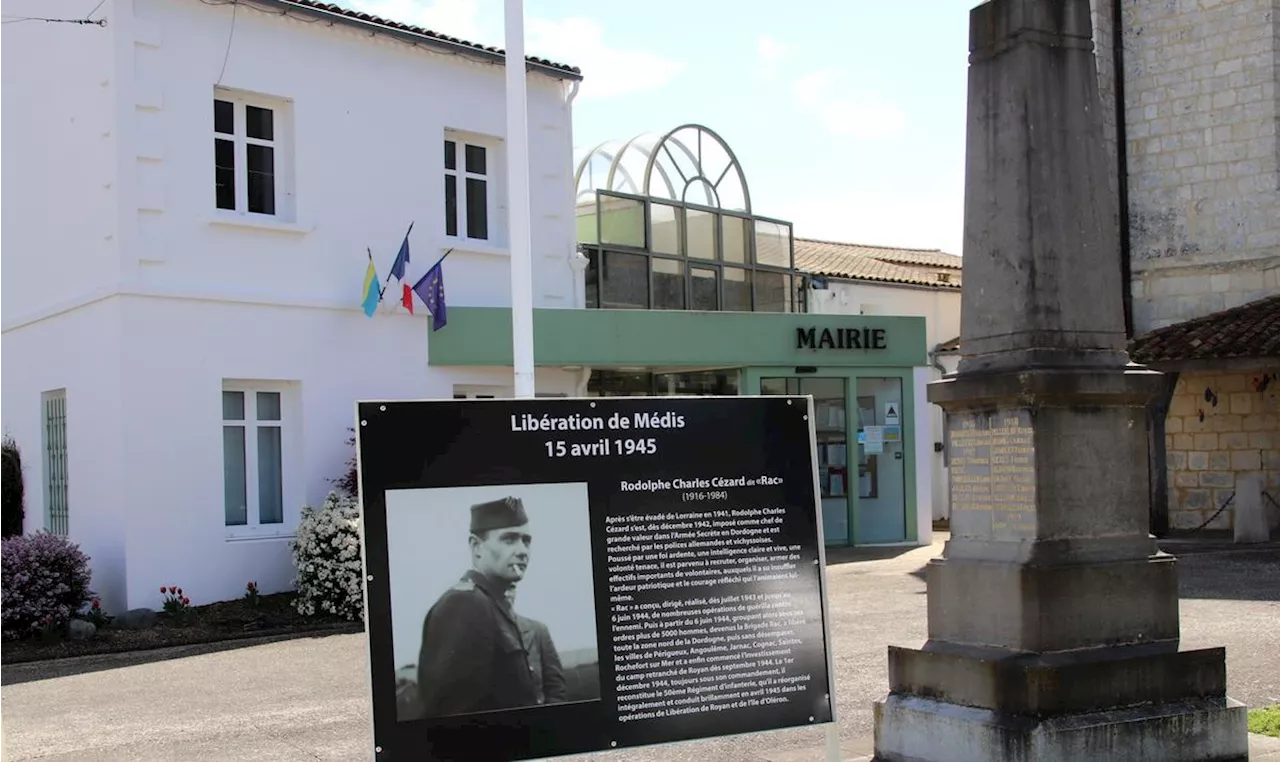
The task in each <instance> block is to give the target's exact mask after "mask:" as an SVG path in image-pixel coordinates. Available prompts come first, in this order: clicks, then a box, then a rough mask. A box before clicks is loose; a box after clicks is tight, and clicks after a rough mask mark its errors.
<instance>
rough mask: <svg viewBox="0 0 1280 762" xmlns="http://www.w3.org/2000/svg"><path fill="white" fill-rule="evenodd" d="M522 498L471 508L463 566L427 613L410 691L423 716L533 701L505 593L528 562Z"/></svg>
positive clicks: (533, 687)
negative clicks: (415, 685)
mask: <svg viewBox="0 0 1280 762" xmlns="http://www.w3.org/2000/svg"><path fill="white" fill-rule="evenodd" d="M532 541H533V538H532V536H531V535H530V533H529V519H528V516H527V515H526V514H525V510H524V503H523V502H522V501H521V500H520V499H519V498H516V497H506V498H502V499H501V500H493V501H490V502H486V503H479V504H477V505H473V506H471V537H470V545H471V567H472V568H471V569H470V570H469V571H467V573H466V574H464V575H463V576H462V579H461V580H459V581H458V583H457V584H456V585H454V586H453V587H452V588H450V589H449V590H447V591H445V593H444V595H442V596H440V599H439V600H438V601H436V603H435V605H434V606H432V607H431V610H430V611H428V612H427V616H426V619H425V620H424V621H423V623H422V647H421V651H420V653H419V655H418V695H419V698H420V700H421V703H422V708H423V713H424V715H425V716H427V717H441V716H445V715H455V714H468V713H471V712H486V711H493V710H498V709H515V708H519V707H525V706H536V705H537V704H538V703H539V702H538V690H537V684H536V682H535V678H536V676H535V674H534V672H535V667H534V666H533V665H531V663H530V659H529V649H528V647H527V646H526V644H525V641H524V638H523V636H522V634H521V632H520V625H519V622H518V620H517V619H516V616H515V613H514V612H513V611H512V609H511V604H510V602H509V601H508V599H507V591H508V590H509V589H510V588H512V587H513V586H514V585H515V584H516V583H518V582H519V581H520V580H521V579H523V578H524V574H525V570H526V569H527V568H528V566H529V546H530V544H531V543H532Z"/></svg>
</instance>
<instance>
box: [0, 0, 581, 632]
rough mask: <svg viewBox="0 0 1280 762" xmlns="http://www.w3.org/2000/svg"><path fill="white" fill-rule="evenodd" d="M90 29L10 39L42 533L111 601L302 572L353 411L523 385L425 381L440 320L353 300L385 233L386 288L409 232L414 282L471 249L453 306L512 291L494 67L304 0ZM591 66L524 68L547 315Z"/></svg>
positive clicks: (498, 74) (13, 411) (37, 11)
mask: <svg viewBox="0 0 1280 762" xmlns="http://www.w3.org/2000/svg"><path fill="white" fill-rule="evenodd" d="M95 5H97V0H76V1H75V2H62V3H57V4H56V5H55V4H49V3H45V2H39V0H8V1H7V2H6V3H5V13H6V16H7V17H15V16H50V15H52V14H54V13H55V8H56V15H60V16H65V17H67V18H77V17H79V18H84V17H85V16H84V14H89V13H90V11H92V10H93V9H94V8H95ZM92 19H93V20H105V22H106V23H105V24H73V23H35V22H33V23H12V24H11V23H6V24H5V26H4V37H3V64H4V69H5V77H4V91H3V129H4V137H5V140H4V155H3V183H4V191H5V203H4V206H3V276H4V277H3V353H4V359H5V363H4V372H3V427H4V429H5V431H6V433H8V434H10V435H12V436H13V437H14V438H15V439H16V441H17V443H18V445H19V446H20V447H21V448H22V450H23V454H24V458H23V462H24V464H25V465H26V469H25V480H26V484H27V495H28V499H27V515H26V527H27V529H28V531H34V530H35V529H38V528H41V527H49V528H51V529H53V530H54V531H58V532H65V533H67V534H68V535H69V536H70V537H71V538H72V539H73V540H74V541H76V542H78V543H80V544H81V547H82V548H83V549H84V550H85V551H86V552H87V553H88V554H89V555H90V556H91V558H92V563H93V570H94V577H93V587H94V588H95V589H96V590H97V591H98V592H99V593H100V594H101V596H102V599H103V603H104V605H105V606H106V607H107V608H108V609H109V610H111V611H120V610H123V609H125V608H132V607H138V606H152V607H156V606H157V605H158V603H159V600H160V595H159V587H160V586H161V585H167V584H177V585H182V586H183V588H184V590H185V591H186V592H187V593H188V594H189V596H190V597H191V599H192V602H193V603H205V602H208V601H213V600H220V599H226V598H233V597H237V596H239V595H240V594H242V593H243V590H244V585H245V583H246V582H247V581H249V580H256V581H257V582H258V584H259V586H260V588H261V589H262V590H263V591H264V592H272V591H277V590H282V589H287V588H288V587H290V585H291V581H292V568H291V562H290V557H289V550H288V545H287V539H288V538H289V536H290V535H291V534H292V532H293V528H294V526H295V524H296V521H297V519H298V515H299V510H300V507H301V506H303V505H304V504H312V505H316V504H318V503H319V501H321V500H322V499H323V497H324V495H325V494H326V492H327V491H328V490H329V489H330V487H331V485H330V483H329V480H331V479H336V478H338V477H340V476H342V474H343V472H344V470H345V463H346V461H347V459H348V457H349V456H350V455H351V450H350V448H349V447H348V446H347V445H346V444H345V443H344V440H345V438H346V434H347V429H348V428H349V427H351V426H352V420H353V410H354V404H353V403H354V401H355V400H356V399H358V398H370V397H414V398H421V397H446V398H447V397H449V396H451V395H456V394H467V393H482V392H483V391H484V389H485V387H486V386H494V385H496V386H509V384H510V381H509V376H510V371H509V370H508V369H505V368H497V367H494V368H454V367H446V368H436V369H432V371H431V372H427V371H428V367H427V362H428V359H427V342H428V334H429V332H430V318H429V317H428V316H427V315H426V310H425V309H423V308H422V305H421V303H420V302H419V303H418V305H417V309H418V314H417V316H414V317H411V316H409V315H408V314H407V312H406V311H405V310H404V309H403V308H400V307H398V306H396V305H397V303H398V301H399V299H398V293H399V292H398V290H397V289H398V288H399V286H398V284H396V283H394V282H393V283H391V284H390V288H389V289H388V291H387V299H386V302H385V303H384V304H383V306H382V307H381V308H380V314H377V315H375V316H374V318H373V319H370V318H368V317H366V316H365V315H364V314H363V313H362V311H361V307H360V302H361V297H362V294H361V287H362V282H363V275H364V270H365V266H366V262H367V260H368V256H367V254H366V249H367V248H368V249H371V250H372V255H373V257H374V260H375V262H376V264H377V268H378V276H379V279H380V280H383V279H385V278H386V277H387V274H388V268H389V266H390V265H391V262H392V260H393V258H394V257H395V255H396V252H397V250H398V249H399V247H400V244H401V241H402V239H403V238H404V236H405V231H406V230H407V229H408V228H409V225H410V223H412V224H413V229H412V234H411V236H410V238H409V241H410V245H411V262H410V265H409V267H408V271H407V273H406V276H405V277H406V280H407V281H408V282H409V283H413V282H414V281H416V279H417V278H418V277H420V276H421V275H422V274H423V273H424V272H425V271H426V270H427V269H428V268H429V267H430V266H431V265H432V264H433V263H434V262H435V261H436V260H437V259H438V258H439V257H440V256H441V255H442V254H443V253H444V252H445V251H446V250H449V249H452V253H451V254H450V255H449V258H448V260H447V261H446V266H445V268H444V274H445V284H446V293H447V298H448V301H449V302H450V303H454V304H461V305H470V306H474V307H486V306H505V305H509V303H510V287H509V261H508V249H507V221H506V220H507V215H506V208H505V199H506V193H505V188H504V187H503V183H504V177H505V171H504V164H503V162H504V152H503V142H502V139H501V137H502V135H504V133H505V131H506V128H505V113H506V112H505V101H504V69H503V56H502V55H501V54H500V53H495V52H493V51H491V50H487V49H484V48H481V47H479V46H474V45H471V44H469V43H465V42H460V41H456V40H451V39H448V38H444V37H440V36H436V35H434V34H432V33H430V32H427V31H425V30H421V29H416V28H411V27H406V26H400V25H396V24H394V23H391V22H385V21H382V20H379V19H375V18H371V17H368V16H362V15H357V14H354V13H344V12H339V11H338V10H336V9H335V8H334V7H333V6H327V5H321V4H317V3H310V2H305V1H304V0H251V1H250V2H245V1H244V0H241V2H238V3H235V4H229V3H223V2H214V1H213V0H209V1H207V2H194V0H106V1H105V2H104V3H102V4H101V5H100V7H98V8H97V10H96V11H94V13H93V16H92ZM580 78H581V75H580V74H579V73H578V72H577V70H576V69H571V68H569V67H566V66H562V65H559V64H553V63H550V62H546V61H536V60H532V59H531V60H530V66H529V73H528V103H529V111H528V113H529V146H530V155H531V157H532V158H531V160H532V166H531V170H530V173H529V177H530V179H531V183H532V187H531V198H532V204H533V209H532V232H533V256H534V304H535V306H536V307H540V308H557V307H560V308H573V307H580V306H582V305H583V298H584V297H583V287H582V277H581V273H580V270H575V269H574V267H573V262H574V258H575V243H576V239H575V228H574V218H573V215H572V208H573V195H574V183H573V155H572V133H571V123H572V120H571V104H572V101H573V97H574V95H575V93H576V88H577V82H578V80H579V79H580ZM446 156H449V157H450V158H449V159H448V160H446ZM446 188H454V189H456V197H455V194H453V193H449V196H450V197H449V198H446V194H447V191H446ZM446 210H448V213H446ZM579 380H580V376H579V375H578V374H576V373H573V372H569V371H563V370H560V369H558V368H541V369H539V371H538V376H537V385H538V389H539V392H545V393H551V394H563V393H573V392H575V391H577V389H578V382H579Z"/></svg>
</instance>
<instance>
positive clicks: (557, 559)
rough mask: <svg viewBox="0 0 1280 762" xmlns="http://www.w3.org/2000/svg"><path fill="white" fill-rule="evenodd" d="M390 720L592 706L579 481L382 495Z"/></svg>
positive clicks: (592, 615)
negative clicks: (392, 677)
mask: <svg viewBox="0 0 1280 762" xmlns="http://www.w3.org/2000/svg"><path fill="white" fill-rule="evenodd" d="M386 521H387V524H386V526H387V561H388V571H389V581H388V584H389V587H390V598H391V629H392V645H393V651H394V657H395V667H396V716H397V720H399V721H400V722H405V721H412V720H420V719H426V718H440V717H450V716H457V715H468V714H477V713H483V712H496V711H508V710H517V709H536V708H538V707H544V706H548V705H554V704H567V703H574V702H584V701H598V700H600V675H599V656H598V650H597V642H596V641H597V636H596V607H595V591H594V574H593V569H592V549H591V527H590V521H589V510H588V495H587V484H586V483H585V482H570V483H551V484H513V485H493V486H467V487H443V488H431V489H400V490H389V491H388V492H387V493H386Z"/></svg>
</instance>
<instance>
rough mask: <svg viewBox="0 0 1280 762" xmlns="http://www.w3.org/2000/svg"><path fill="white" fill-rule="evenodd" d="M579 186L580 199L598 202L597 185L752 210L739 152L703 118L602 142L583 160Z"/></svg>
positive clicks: (602, 188)
mask: <svg viewBox="0 0 1280 762" xmlns="http://www.w3.org/2000/svg"><path fill="white" fill-rule="evenodd" d="M574 187H575V201H576V203H579V204H580V203H583V202H594V201H595V197H596V192H597V191H606V192H608V191H613V192H617V193H627V194H632V195H636V196H647V197H650V198H653V199H662V200H668V201H675V202H677V203H681V204H690V205H694V206H703V207H711V208H714V209H723V210H725V211H732V212H740V213H742V214H747V215H750V214H751V193H750V190H749V189H748V187H747V178H746V176H745V175H744V174H743V172H742V166H741V165H740V164H739V163H738V158H737V157H736V156H735V155H734V153H733V150H732V149H731V148H729V145H728V144H727V143H725V141H724V139H723V138H721V137H720V136H719V135H717V134H716V133H715V132H713V131H712V130H710V129H708V128H707V127H703V126H702V125H699V124H685V125H681V126H680V127H677V128H675V129H674V130H671V131H669V132H665V133H645V134H642V135H637V136H636V137H634V138H631V139H630V140H625V141H623V140H610V141H606V142H604V143H601V144H600V145H598V146H596V147H594V148H592V149H591V150H590V151H588V152H587V154H586V155H585V156H583V157H582V158H581V159H580V160H579V161H578V164H577V167H576V169H575V170H574Z"/></svg>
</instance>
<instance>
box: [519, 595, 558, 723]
mask: <svg viewBox="0 0 1280 762" xmlns="http://www.w3.org/2000/svg"><path fill="white" fill-rule="evenodd" d="M507 601H509V602H510V603H511V606H512V607H513V609H514V607H515V605H516V589H515V587H514V586H512V587H511V588H509V589H508V590H507ZM514 613H515V615H516V624H518V625H519V626H520V634H521V636H522V637H523V638H524V644H525V647H526V648H528V649H529V666H531V667H533V678H534V679H533V683H534V688H535V690H536V691H537V694H538V703H539V704H560V703H563V702H564V700H565V691H566V685H565V681H564V666H563V665H562V664H561V662H560V652H559V651H558V650H556V644H555V641H553V640H552V639H551V631H550V630H549V629H547V626H546V625H545V624H543V623H542V622H540V621H538V620H537V619H533V618H531V617H527V616H524V615H523V614H521V613H520V612H519V611H515V612H514Z"/></svg>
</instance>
